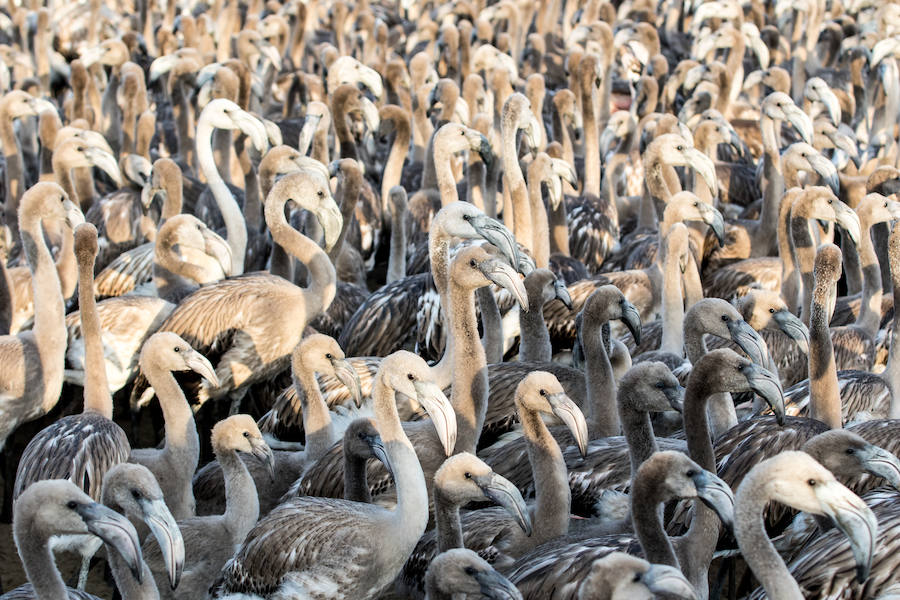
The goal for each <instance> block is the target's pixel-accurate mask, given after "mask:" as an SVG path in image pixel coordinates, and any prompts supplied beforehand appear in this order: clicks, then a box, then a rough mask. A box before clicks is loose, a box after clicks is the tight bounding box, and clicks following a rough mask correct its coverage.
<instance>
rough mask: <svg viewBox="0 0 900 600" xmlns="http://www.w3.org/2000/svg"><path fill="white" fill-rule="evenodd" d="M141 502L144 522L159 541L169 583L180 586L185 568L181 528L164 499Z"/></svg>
mask: <svg viewBox="0 0 900 600" xmlns="http://www.w3.org/2000/svg"><path fill="white" fill-rule="evenodd" d="M139 504H140V507H141V512H143V515H142V516H143V520H144V523H146V524H147V526H148V527H149V528H150V532H151V533H152V534H153V537H155V538H156V541H157V543H159V549H160V551H161V552H162V555H163V560H164V561H165V563H166V572H167V573H168V574H169V585H170V586H172V589H173V590H174V589H175V588H176V587H178V582H179V581H180V580H181V573H182V570H183V568H184V540H183V539H182V538H181V530H180V529H179V528H178V524H177V523H175V517H173V516H172V513H171V512H169V508H168V507H167V506H166V503H165V502H164V501H163V500H162V499H157V500H148V499H146V498H144V499H142V500H141V501H140V502H139Z"/></svg>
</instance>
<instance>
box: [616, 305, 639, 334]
mask: <svg viewBox="0 0 900 600" xmlns="http://www.w3.org/2000/svg"><path fill="white" fill-rule="evenodd" d="M620 302H621V305H622V317H621V320H622V322H623V323H625V327H627V328H628V331H630V332H631V337H633V338H634V343H635V344H640V343H641V313H639V312H638V309H637V308H636V307H635V306H634V304H632V303H631V302H629V301H628V300H625V299H624V298H623V299H622V300H621V301H620Z"/></svg>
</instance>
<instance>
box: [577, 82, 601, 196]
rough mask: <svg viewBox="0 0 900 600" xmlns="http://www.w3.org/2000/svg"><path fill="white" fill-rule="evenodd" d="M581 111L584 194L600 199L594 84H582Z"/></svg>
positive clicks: (597, 130) (598, 134) (598, 142)
mask: <svg viewBox="0 0 900 600" xmlns="http://www.w3.org/2000/svg"><path fill="white" fill-rule="evenodd" d="M581 87H582V94H581V112H582V122H583V125H584V194H583V195H584V196H585V197H587V198H594V199H598V200H599V199H600V132H599V129H598V127H597V115H596V114H595V112H594V84H593V82H585V83H584V84H582V86H581Z"/></svg>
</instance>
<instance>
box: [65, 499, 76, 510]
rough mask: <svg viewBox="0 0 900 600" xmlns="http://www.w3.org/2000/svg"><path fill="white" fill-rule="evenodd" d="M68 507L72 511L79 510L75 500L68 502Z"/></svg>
mask: <svg viewBox="0 0 900 600" xmlns="http://www.w3.org/2000/svg"><path fill="white" fill-rule="evenodd" d="M66 506H68V507H69V508H70V509H72V510H75V509H76V508H78V503H77V502H75V501H74V500H69V501H68V502H66Z"/></svg>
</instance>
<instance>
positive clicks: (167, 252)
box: [153, 239, 208, 297]
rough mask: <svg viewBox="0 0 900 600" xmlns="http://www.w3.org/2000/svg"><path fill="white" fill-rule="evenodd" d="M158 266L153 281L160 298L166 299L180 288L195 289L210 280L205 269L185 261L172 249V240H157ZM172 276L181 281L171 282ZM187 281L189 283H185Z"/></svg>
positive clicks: (155, 257) (154, 250)
mask: <svg viewBox="0 0 900 600" xmlns="http://www.w3.org/2000/svg"><path fill="white" fill-rule="evenodd" d="M153 255H154V259H155V262H156V264H155V265H154V269H153V279H154V282H155V284H156V288H157V290H158V292H159V295H160V297H164V296H166V295H167V294H169V293H170V292H172V291H173V290H174V289H176V288H178V287H179V286H187V287H190V288H195V287H196V285H199V284H201V283H205V282H206V281H207V280H208V277H207V275H206V272H205V271H204V270H203V267H201V266H200V265H196V264H194V263H192V262H190V261H189V260H183V259H182V258H181V257H180V256H179V255H178V253H177V252H176V251H175V249H174V248H173V247H172V244H171V241H170V240H167V239H166V240H157V242H156V245H155V246H154V249H153ZM168 275H172V276H175V277H177V278H178V279H179V280H180V281H170V280H169V279H170V277H169V276H168ZM185 280H187V281H185Z"/></svg>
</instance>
